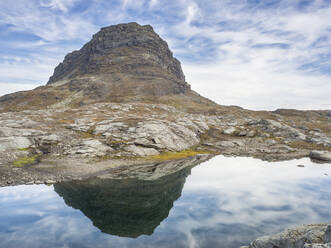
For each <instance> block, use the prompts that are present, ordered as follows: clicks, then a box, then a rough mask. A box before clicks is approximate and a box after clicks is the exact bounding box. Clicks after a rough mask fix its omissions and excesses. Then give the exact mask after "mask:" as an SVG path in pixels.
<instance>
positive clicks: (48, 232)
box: [0, 156, 331, 248]
mask: <svg viewBox="0 0 331 248" xmlns="http://www.w3.org/2000/svg"><path fill="white" fill-rule="evenodd" d="M297 165H304V167H298V166H297ZM330 176H331V164H315V163H312V162H311V161H310V160H309V159H300V160H291V161H285V162H277V163H268V162H263V161H260V160H257V159H253V158H229V157H223V156H218V157H215V158H213V159H211V160H209V161H207V162H204V163H202V164H200V165H198V166H196V167H193V168H190V167H188V168H184V169H182V170H180V171H178V172H176V173H173V174H171V175H167V176H165V177H162V178H159V179H157V180H153V181H151V180H149V181H144V180H137V179H126V180H114V179H90V180H85V181H76V182H66V183H59V184H56V185H54V186H46V185H30V186H15V187H5V188H0V210H1V211H0V247H6V248H16V247H28V248H30V247H31V248H32V247H33V248H37V247H59V248H60V247H61V248H66V247H77V248H78V247H80V248H81V247H82V248H84V247H224V248H225V247H226V248H232V247H239V246H240V245H244V244H248V243H249V242H250V241H251V240H253V239H255V238H256V237H258V236H261V235H264V234H272V233H276V232H279V231H281V230H283V229H284V228H287V227H291V226H295V225H298V224H304V223H320V222H331V208H330V206H331V177H330Z"/></svg>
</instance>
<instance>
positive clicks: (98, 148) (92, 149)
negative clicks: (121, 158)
mask: <svg viewBox="0 0 331 248" xmlns="http://www.w3.org/2000/svg"><path fill="white" fill-rule="evenodd" d="M111 151H113V149H112V148H111V147H109V146H107V145H105V144H103V143H102V142H100V141H99V140H95V139H88V140H83V141H81V142H80V143H79V144H78V145H76V146H75V147H73V148H72V149H70V150H69V151H68V153H69V154H82V155H84V156H90V157H95V156H99V157H100V156H105V155H107V154H108V153H109V152H111Z"/></svg>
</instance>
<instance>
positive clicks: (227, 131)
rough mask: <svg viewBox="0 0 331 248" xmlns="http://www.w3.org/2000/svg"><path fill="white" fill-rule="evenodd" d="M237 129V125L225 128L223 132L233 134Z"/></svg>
mask: <svg viewBox="0 0 331 248" xmlns="http://www.w3.org/2000/svg"><path fill="white" fill-rule="evenodd" d="M236 131H237V129H236V128H235V127H229V128H227V129H224V130H223V133H224V134H227V135H232V134H234V133H235V132H236Z"/></svg>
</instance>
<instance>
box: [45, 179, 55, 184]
mask: <svg viewBox="0 0 331 248" xmlns="http://www.w3.org/2000/svg"><path fill="white" fill-rule="evenodd" d="M55 183H56V181H55V180H52V179H47V180H45V184H48V185H50V184H55Z"/></svg>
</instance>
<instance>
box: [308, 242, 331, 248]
mask: <svg viewBox="0 0 331 248" xmlns="http://www.w3.org/2000/svg"><path fill="white" fill-rule="evenodd" d="M303 248H331V243H328V244H305V245H304V246H303Z"/></svg>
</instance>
